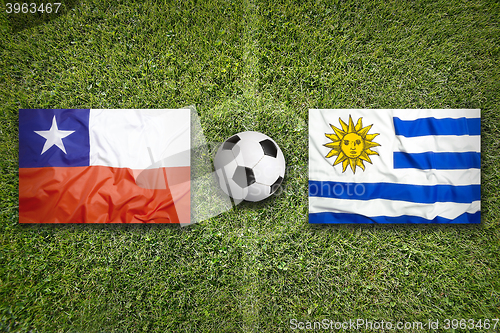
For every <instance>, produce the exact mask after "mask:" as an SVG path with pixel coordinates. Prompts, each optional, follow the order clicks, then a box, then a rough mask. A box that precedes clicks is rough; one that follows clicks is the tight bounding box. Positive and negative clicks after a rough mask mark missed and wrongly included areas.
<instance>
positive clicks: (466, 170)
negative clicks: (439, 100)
mask: <svg viewBox="0 0 500 333" xmlns="http://www.w3.org/2000/svg"><path fill="white" fill-rule="evenodd" d="M480 134H481V116H480V110H445V109H443V110H390V109H387V110H367V109H363V110H342V109H332V110H327V109H324V110H309V223H480V222H481V136H480Z"/></svg>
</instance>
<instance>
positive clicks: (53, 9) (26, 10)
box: [5, 2, 61, 14]
mask: <svg viewBox="0 0 500 333" xmlns="http://www.w3.org/2000/svg"><path fill="white" fill-rule="evenodd" d="M59 7H61V3H60V2H53V3H51V2H47V3H41V4H36V3H19V2H14V3H12V2H7V3H6V4H5V12H6V13H7V14H21V13H22V14H35V13H37V12H38V13H47V14H51V13H56V14H57V12H58V11H59Z"/></svg>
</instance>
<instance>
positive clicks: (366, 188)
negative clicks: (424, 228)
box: [309, 181, 481, 203]
mask: <svg viewBox="0 0 500 333" xmlns="http://www.w3.org/2000/svg"><path fill="white" fill-rule="evenodd" d="M309 195H310V196H312V197H323V198H338V199H353V197H354V196H355V199H356V200H371V199H386V200H397V201H409V202H418V203H434V202H458V203H471V202H473V201H478V200H481V185H479V184H474V185H456V186H453V185H445V184H439V185H428V186H426V185H411V184H395V183H373V184H371V183H363V184H356V183H342V182H328V181H323V182H322V181H309Z"/></svg>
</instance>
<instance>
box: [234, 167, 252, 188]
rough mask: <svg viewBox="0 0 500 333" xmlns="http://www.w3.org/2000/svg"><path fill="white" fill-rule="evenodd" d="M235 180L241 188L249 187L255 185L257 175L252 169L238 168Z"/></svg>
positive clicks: (235, 172)
mask: <svg viewBox="0 0 500 333" xmlns="http://www.w3.org/2000/svg"><path fill="white" fill-rule="evenodd" d="M233 180H234V182H235V183H236V184H238V185H239V186H240V187H242V188H243V187H247V186H250V185H252V184H253V183H255V175H254V174H253V171H252V169H250V168H247V167H242V166H238V167H237V168H236V170H235V171H234V174H233Z"/></svg>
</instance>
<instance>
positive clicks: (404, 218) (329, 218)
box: [309, 212, 481, 224]
mask: <svg viewBox="0 0 500 333" xmlns="http://www.w3.org/2000/svg"><path fill="white" fill-rule="evenodd" d="M346 221H349V223H451V224H462V223H471V224H478V223H481V212H476V213H473V214H471V213H463V214H461V215H459V216H457V217H455V218H453V219H447V218H444V217H441V216H436V217H435V218H433V219H425V218H423V217H419V216H412V215H401V216H364V215H360V214H346V213H332V212H325V213H318V214H309V223H312V224H324V223H347V222H346Z"/></svg>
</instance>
